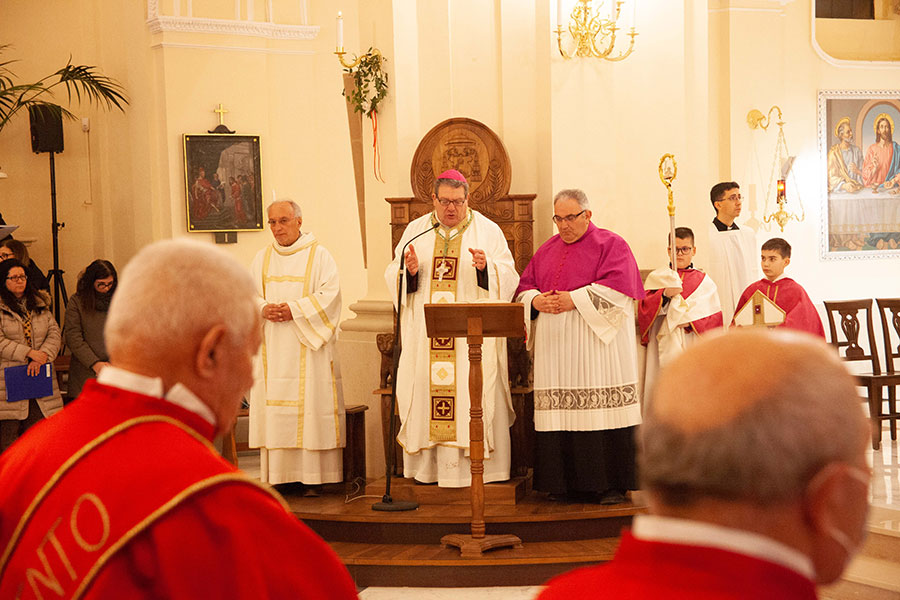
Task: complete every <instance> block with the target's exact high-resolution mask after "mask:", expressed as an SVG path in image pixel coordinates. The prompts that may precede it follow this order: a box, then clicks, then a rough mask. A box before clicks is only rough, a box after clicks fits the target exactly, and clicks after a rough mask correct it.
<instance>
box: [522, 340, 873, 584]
mask: <svg viewBox="0 0 900 600" xmlns="http://www.w3.org/2000/svg"><path fill="white" fill-rule="evenodd" d="M723 398H727V399H728V402H723V401H722V399H723ZM868 433H869V427H868V424H867V420H866V418H865V415H864V414H863V411H862V410H861V409H860V406H859V396H858V395H857V393H856V388H855V382H854V380H853V378H852V377H851V376H850V374H849V373H848V372H847V370H846V368H845V367H844V365H843V364H842V363H841V362H840V360H839V359H838V357H837V355H836V354H835V353H834V352H833V351H832V350H830V349H829V348H828V347H827V346H826V345H825V344H824V343H823V342H821V341H820V340H817V339H815V338H813V337H811V336H809V335H806V334H803V333H798V332H792V331H783V330H781V331H776V332H761V331H757V330H749V331H747V330H744V331H737V332H735V333H732V334H729V335H722V336H710V337H708V338H706V339H703V340H701V341H700V342H698V343H697V344H695V345H694V346H692V347H690V348H688V349H687V350H686V351H685V352H684V353H683V354H681V355H680V356H678V357H677V358H676V359H675V360H674V361H673V362H672V363H670V364H669V365H668V366H667V367H665V368H664V369H663V370H662V371H661V373H660V378H659V382H658V384H657V387H656V388H655V391H654V392H653V399H652V401H651V403H650V404H649V406H648V409H647V411H646V412H645V414H644V423H643V425H642V426H641V431H640V443H641V451H640V460H639V467H640V473H641V480H642V489H644V490H646V494H647V500H648V503H649V510H650V514H649V515H639V516H637V517H635V519H634V523H633V526H632V529H631V531H630V532H629V531H626V532H625V533H623V535H622V540H621V543H620V545H619V548H618V550H617V551H616V555H615V557H614V558H613V560H612V561H611V562H609V563H606V564H605V565H602V566H595V567H588V568H584V569H579V570H576V571H573V572H571V573H567V574H565V575H562V576H560V577H558V578H556V579H554V580H552V581H551V582H550V585H549V587H548V588H547V589H546V590H545V591H544V592H543V594H542V595H541V596H540V597H539V600H556V599H567V600H568V599H569V598H585V599H590V598H653V599H656V600H675V599H678V600H722V599H733V600H738V599H741V600H751V599H752V600H756V599H759V598H772V599H776V598H777V599H788V598H789V599H791V600H813V599H815V598H816V584H817V583H821V584H824V583H830V582H833V581H835V580H836V579H837V578H838V577H840V575H841V572H842V571H843V570H844V568H845V567H846V565H847V564H848V563H849V562H850V559H851V558H852V556H853V554H854V553H855V552H856V551H857V550H858V549H859V547H860V545H861V544H862V541H863V538H864V536H865V526H866V513H867V510H868V501H867V497H868V484H869V478H870V471H869V468H868V466H867V464H866V445H867V441H868Z"/></svg>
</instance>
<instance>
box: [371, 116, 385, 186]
mask: <svg viewBox="0 0 900 600" xmlns="http://www.w3.org/2000/svg"><path fill="white" fill-rule="evenodd" d="M371 117H372V170H373V171H374V172H375V179H377V180H378V181H380V182H381V183H384V178H383V177H382V176H381V156H379V155H378V112H377V111H374V110H373V111H372V114H371Z"/></svg>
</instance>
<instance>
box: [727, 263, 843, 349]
mask: <svg viewBox="0 0 900 600" xmlns="http://www.w3.org/2000/svg"><path fill="white" fill-rule="evenodd" d="M756 290H759V291H760V292H761V293H762V294H763V295H765V296H766V297H767V298H768V299H769V300H771V301H772V302H774V303H775V304H777V305H778V307H779V308H780V309H781V310H783V311H784V323H782V324H781V325H779V326H778V327H786V328H788V329H799V330H800V331H805V332H807V333H811V334H813V335H817V336H819V337H820V338H822V339H825V328H824V327H822V319H821V318H820V317H819V313H818V311H816V307H815V306H813V303H812V300H810V299H809V296H808V295H807V294H806V290H804V289H803V287H802V286H801V285H800V284H799V283H797V282H796V281H794V280H793V279H791V278H790V277H783V278H781V279H779V280H777V281H769V280H768V279H765V278H763V279H760V280H759V281H757V282H755V283H751V284H750V285H749V286H747V289H746V290H744V293H743V294H741V299H740V300H738V303H737V308H736V309H735V311H734V312H735V314H737V313H738V311H740V310H741V308H742V307H743V306H744V304H746V303H747V301H748V300H749V299H750V296H752V295H753V293H754V292H755V291H756ZM733 324H734V322H733V321H732V325H733Z"/></svg>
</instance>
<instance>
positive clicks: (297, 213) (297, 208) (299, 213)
mask: <svg viewBox="0 0 900 600" xmlns="http://www.w3.org/2000/svg"><path fill="white" fill-rule="evenodd" d="M282 202H286V203H288V204H290V205H291V208H292V209H293V210H294V216H295V217H299V218H303V211H302V210H301V209H300V205H299V204H297V203H296V202H294V201H293V200H291V199H290V198H279V199H278V200H272V201H271V202H270V203H269V205H268V206H267V207H266V214H269V209H271V208H272V207H273V206H275V205H276V204H281V203H282Z"/></svg>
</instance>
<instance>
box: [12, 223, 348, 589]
mask: <svg viewBox="0 0 900 600" xmlns="http://www.w3.org/2000/svg"><path fill="white" fill-rule="evenodd" d="M105 334H106V346H107V349H108V350H109V355H110V363H111V365H110V366H107V367H105V368H104V369H103V371H102V372H101V373H100V375H99V377H98V379H97V380H91V381H89V382H88V383H87V384H86V385H85V387H84V390H83V391H82V393H81V395H80V396H79V397H78V399H77V400H76V401H75V402H73V403H72V404H71V405H70V406H69V407H67V408H66V409H64V410H62V411H61V412H59V413H57V414H56V415H54V416H53V417H52V418H49V419H47V420H45V421H43V422H42V423H40V424H38V425H36V426H35V427H33V428H32V429H31V430H29V431H28V432H27V433H26V435H24V436H23V437H22V438H21V439H20V440H19V441H18V442H17V443H16V444H14V445H13V446H12V447H11V448H10V449H9V450H7V451H6V452H4V453H3V454H2V456H0V598H21V599H31V598H75V597H78V598H270V599H274V598H285V599H288V598H291V599H294V598H304V599H322V600H325V599H326V598H327V599H329V600H330V599H334V598H340V599H351V598H356V589H355V586H354V584H353V581H352V580H351V579H350V576H349V574H348V573H347V571H346V569H345V568H344V567H343V565H341V563H340V562H339V561H338V558H337V557H336V556H335V554H334V553H333V552H332V551H331V549H330V548H329V547H328V545H327V544H326V543H325V542H324V541H323V540H321V539H320V538H319V537H318V536H316V535H315V534H314V533H313V532H312V531H310V530H309V529H308V528H307V527H306V526H304V525H303V524H302V523H300V521H299V520H297V518H295V517H294V516H293V515H291V513H290V512H289V511H288V509H287V507H286V505H285V503H284V500H283V499H282V498H281V497H280V496H279V495H278V494H277V493H275V492H273V491H272V490H271V489H270V488H268V487H265V486H262V485H260V484H259V483H257V482H255V481H253V480H251V479H250V478H248V477H247V476H246V475H245V474H243V473H242V472H241V471H238V470H237V469H235V468H234V467H232V466H231V465H230V464H228V463H227V462H225V461H224V460H223V459H222V458H221V457H219V456H218V454H216V452H215V450H214V448H213V446H212V444H211V440H212V439H213V436H214V435H215V434H216V432H218V433H224V432H225V431H227V430H229V429H230V428H231V426H232V424H233V423H234V420H235V417H236V415H237V411H238V408H239V406H240V402H241V398H242V396H243V395H244V392H246V391H247V390H248V389H249V388H250V385H251V383H252V367H251V360H252V358H253V355H254V354H255V353H256V351H257V349H258V348H259V344H260V317H259V311H258V310H257V308H256V303H255V301H254V286H253V281H252V279H251V278H250V275H249V274H248V273H247V270H246V269H245V268H244V267H243V266H242V265H240V264H239V263H237V262H236V261H235V260H234V259H233V258H231V257H230V256H229V255H228V254H227V253H226V252H224V251H223V250H221V249H218V248H215V247H214V246H211V245H208V244H201V243H199V242H189V241H184V240H181V241H166V242H159V243H157V244H153V245H151V246H148V247H146V248H144V249H143V250H141V251H140V252H139V253H138V254H137V256H135V257H134V259H133V260H132V261H131V263H129V264H128V266H127V267H126V269H125V271H124V273H123V274H122V278H121V280H120V282H119V287H118V290H117V292H116V295H115V297H114V298H113V301H112V303H111V306H110V309H109V314H108V317H107V322H106V331H105Z"/></svg>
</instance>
